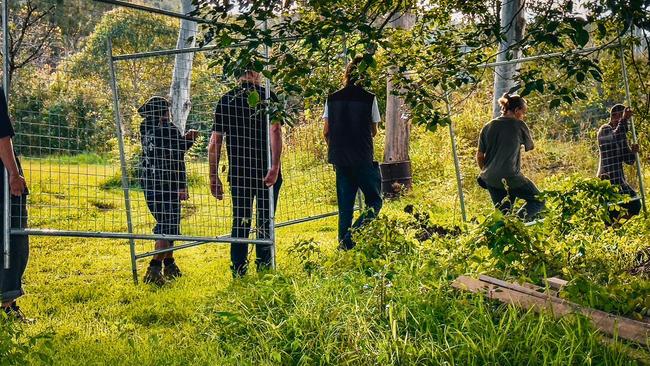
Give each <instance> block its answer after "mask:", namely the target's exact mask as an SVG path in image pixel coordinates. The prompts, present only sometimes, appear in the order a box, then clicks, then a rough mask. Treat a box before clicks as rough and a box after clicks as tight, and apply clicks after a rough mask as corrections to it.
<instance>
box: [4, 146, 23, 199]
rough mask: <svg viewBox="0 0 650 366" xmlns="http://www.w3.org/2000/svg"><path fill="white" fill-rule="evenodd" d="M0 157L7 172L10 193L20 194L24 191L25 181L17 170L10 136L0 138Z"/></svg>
mask: <svg viewBox="0 0 650 366" xmlns="http://www.w3.org/2000/svg"><path fill="white" fill-rule="evenodd" d="M0 159H1V160H2V163H3V164H4V166H5V168H6V169H7V172H9V189H10V191H11V194H12V195H13V196H20V195H22V194H23V193H25V190H26V188H27V183H26V182H25V178H24V177H23V176H21V175H20V171H19V170H18V164H16V156H15V155H14V146H13V142H12V141H11V136H6V137H3V138H0ZM0 194H2V192H0Z"/></svg>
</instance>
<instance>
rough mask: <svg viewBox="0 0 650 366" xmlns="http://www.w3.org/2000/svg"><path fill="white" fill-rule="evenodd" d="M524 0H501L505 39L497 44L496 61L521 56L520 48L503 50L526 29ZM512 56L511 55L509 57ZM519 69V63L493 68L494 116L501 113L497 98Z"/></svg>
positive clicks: (512, 84)
mask: <svg viewBox="0 0 650 366" xmlns="http://www.w3.org/2000/svg"><path fill="white" fill-rule="evenodd" d="M525 5H526V0H501V32H503V33H505V39H504V40H502V41H501V44H500V45H499V54H498V55H497V62H501V61H507V60H508V59H517V58H520V57H521V50H520V49H519V48H513V49H511V50H510V51H509V52H505V50H507V49H509V48H511V47H512V45H514V44H516V43H517V42H519V41H521V40H522V39H523V37H524V32H525V30H526V18H525V14H524V13H525ZM509 56H512V57H509ZM518 71H519V64H509V65H503V66H497V67H495V69H494V109H493V110H494V113H493V114H494V117H495V118H496V117H498V116H499V115H501V107H500V106H499V102H498V101H499V98H501V96H502V95H503V93H506V92H507V91H508V90H510V88H512V87H513V86H514V85H515V82H514V79H515V77H516V75H517V73H518Z"/></svg>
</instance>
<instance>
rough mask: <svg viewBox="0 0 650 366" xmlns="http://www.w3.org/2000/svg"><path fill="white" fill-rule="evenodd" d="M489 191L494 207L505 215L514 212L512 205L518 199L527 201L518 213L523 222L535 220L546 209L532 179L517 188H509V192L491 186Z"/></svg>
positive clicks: (488, 188) (488, 187)
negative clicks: (538, 196)
mask: <svg viewBox="0 0 650 366" xmlns="http://www.w3.org/2000/svg"><path fill="white" fill-rule="evenodd" d="M487 190H488V192H490V198H492V202H493V203H494V206H495V207H496V208H498V209H499V210H501V212H503V213H509V212H510V211H511V210H512V204H513V203H514V202H515V200H516V199H517V198H520V199H522V200H525V201H526V204H525V205H524V206H523V207H522V208H520V209H519V211H517V216H519V217H520V218H521V219H523V220H532V219H534V218H535V216H537V214H539V213H540V211H542V210H543V209H544V202H543V201H541V200H539V199H538V198H537V195H539V193H540V192H539V189H537V187H536V186H535V184H534V183H533V182H531V181H530V179H526V182H525V183H524V184H523V185H521V186H519V187H517V188H509V189H508V191H506V190H505V189H503V188H495V187H491V186H487ZM506 198H507V199H506Z"/></svg>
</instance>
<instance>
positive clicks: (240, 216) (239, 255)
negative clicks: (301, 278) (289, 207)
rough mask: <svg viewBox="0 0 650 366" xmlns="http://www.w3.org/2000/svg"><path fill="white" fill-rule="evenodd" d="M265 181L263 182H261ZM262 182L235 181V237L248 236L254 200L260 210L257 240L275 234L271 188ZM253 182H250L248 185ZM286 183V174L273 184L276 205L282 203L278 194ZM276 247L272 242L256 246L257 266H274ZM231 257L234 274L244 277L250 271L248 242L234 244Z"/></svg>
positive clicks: (233, 224) (233, 210)
mask: <svg viewBox="0 0 650 366" xmlns="http://www.w3.org/2000/svg"><path fill="white" fill-rule="evenodd" d="M260 182H261V183H260ZM260 182H257V181H253V180H252V179H251V180H248V182H245V181H243V180H242V179H238V181H237V182H235V183H236V184H233V183H232V181H231V187H230V193H231V195H232V217H233V221H232V232H231V235H232V237H233V238H248V235H249V234H250V230H251V222H252V219H253V217H252V216H253V200H255V204H256V207H255V208H256V211H257V239H269V238H270V237H271V228H270V225H271V219H270V217H271V210H270V207H269V202H270V200H269V189H268V188H267V187H265V186H264V183H263V182H262V180H261V179H260ZM245 183H249V184H245ZM281 186H282V175H280V176H278V180H277V182H276V183H275V185H274V186H273V201H274V203H273V207H274V208H275V207H277V206H278V196H279V195H280V187H281ZM272 250H273V249H272V247H271V246H270V245H261V244H256V245H255V255H256V258H255V264H256V265H257V269H258V270H260V269H266V268H268V267H270V266H271V258H272V255H273V253H272ZM230 259H231V261H232V271H233V275H234V276H236V277H237V276H243V275H245V274H246V271H247V270H248V244H245V243H231V245H230Z"/></svg>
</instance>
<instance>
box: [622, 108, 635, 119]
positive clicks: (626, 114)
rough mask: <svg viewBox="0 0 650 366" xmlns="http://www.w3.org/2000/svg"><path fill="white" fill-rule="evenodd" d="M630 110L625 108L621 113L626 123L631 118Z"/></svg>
mask: <svg viewBox="0 0 650 366" xmlns="http://www.w3.org/2000/svg"><path fill="white" fill-rule="evenodd" d="M632 114H633V112H632V108H629V107H628V108H625V111H624V112H623V120H625V121H627V120H629V119H630V117H632Z"/></svg>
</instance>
